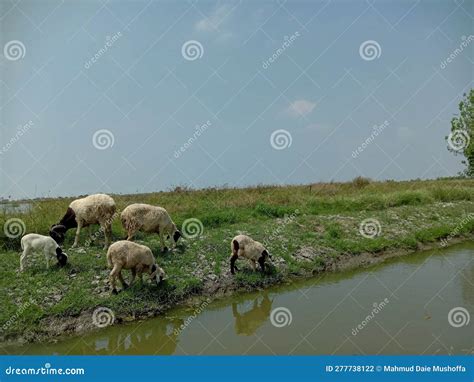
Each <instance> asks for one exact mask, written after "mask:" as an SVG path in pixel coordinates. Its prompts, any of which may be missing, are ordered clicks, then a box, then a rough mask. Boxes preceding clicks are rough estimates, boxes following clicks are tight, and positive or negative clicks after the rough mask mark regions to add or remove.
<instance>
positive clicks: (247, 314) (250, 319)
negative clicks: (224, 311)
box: [232, 292, 273, 336]
mask: <svg viewBox="0 0 474 382" xmlns="http://www.w3.org/2000/svg"><path fill="white" fill-rule="evenodd" d="M261 297H262V296H257V297H256V298H255V299H254V300H253V304H252V307H251V308H250V309H249V310H246V311H244V312H243V313H241V312H239V307H238V303H236V302H233V303H232V315H233V316H234V319H235V333H236V334H238V335H244V336H251V335H253V334H255V332H256V331H257V329H258V328H259V327H260V326H262V325H263V323H264V322H265V321H267V320H268V318H269V317H270V312H271V310H272V303H273V299H272V300H270V298H269V297H268V292H264V293H263V298H261ZM241 310H242V309H241Z"/></svg>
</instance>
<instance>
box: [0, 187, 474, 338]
mask: <svg viewBox="0 0 474 382" xmlns="http://www.w3.org/2000/svg"><path fill="white" fill-rule="evenodd" d="M473 187H474V182H473V181H471V180H458V179H452V180H437V181H412V182H370V183H369V182H366V181H364V180H361V179H359V180H355V181H354V182H350V183H339V184H336V183H331V184H316V185H311V186H309V185H307V186H293V187H257V188H251V189H238V190H237V189H223V190H217V189H212V190H200V191H190V190H183V189H177V190H175V191H173V192H168V193H165V192H160V193H154V194H142V195H127V196H121V195H114V199H115V200H116V202H117V205H118V208H119V210H121V209H123V208H124V207H125V206H126V205H127V204H130V203H132V202H144V203H150V204H157V205H162V206H164V207H165V208H167V210H168V211H169V212H170V214H171V215H172V217H173V218H174V220H175V221H176V223H177V224H178V225H179V226H181V225H182V224H183V223H184V222H185V221H186V220H187V219H197V220H198V221H199V222H201V223H202V225H199V224H198V227H199V229H198V235H196V236H195V237H192V236H194V235H193V233H194V232H191V233H189V234H188V238H184V239H183V241H182V242H181V243H180V244H179V245H178V247H177V248H176V249H175V250H174V251H169V252H166V253H160V250H159V239H158V237H156V236H153V235H139V236H138V241H139V242H140V243H143V244H145V245H148V246H149V247H150V248H151V249H152V250H153V252H154V253H155V255H156V256H157V260H158V263H159V264H160V265H161V266H162V267H163V268H164V269H165V271H166V272H167V275H168V278H167V280H166V282H165V283H164V285H163V286H161V287H156V286H153V285H151V284H149V283H148V282H147V280H146V277H145V283H144V284H143V285H141V284H140V283H137V284H135V285H134V286H133V287H132V288H130V289H129V290H127V291H124V292H122V293H120V294H119V295H117V296H112V295H111V294H110V291H109V288H108V273H109V271H108V270H107V267H106V260H105V251H103V250H102V249H101V245H102V240H103V239H102V238H99V239H97V240H95V242H93V243H92V245H90V246H83V247H80V248H78V249H76V250H72V249H71V250H68V249H67V248H68V247H69V246H70V244H71V240H72V237H73V233H72V232H70V233H68V239H67V242H66V246H65V247H66V251H67V252H68V254H69V260H70V263H69V264H68V266H67V267H65V268H63V269H58V268H56V267H52V268H51V269H50V270H46V269H45V264H44V259H43V258H42V257H41V256H37V257H36V258H35V259H34V260H33V261H30V263H29V267H28V270H27V271H26V272H24V273H21V274H20V273H19V272H18V264H19V256H18V243H19V238H8V237H2V238H1V244H2V246H3V248H4V250H3V252H4V253H2V255H1V257H0V283H1V284H0V288H1V291H2V296H3V297H2V305H3V306H4V308H3V309H2V311H1V312H0V328H2V331H1V339H2V341H3V342H6V341H44V340H48V339H54V338H55V337H58V336H60V335H64V334H69V333H70V334H72V333H84V332H87V331H90V330H94V329H97V324H98V322H97V319H96V320H94V319H93V317H96V318H97V315H96V316H94V314H93V313H94V311H96V309H97V308H99V307H106V308H108V309H109V310H107V314H109V316H110V317H112V314H113V321H114V323H121V322H128V321H134V320H139V319H144V318H148V317H153V316H156V315H158V314H161V313H162V312H164V311H165V310H167V309H169V308H170V307H172V306H176V305H180V304H185V305H186V304H197V305H199V304H201V303H202V301H210V300H213V299H216V298H219V297H222V296H226V295H231V294H233V293H237V292H239V291H251V290H256V289H261V288H265V287H267V286H269V285H275V284H279V283H284V282H289V281H291V280H292V279H294V278H304V277H311V276H313V275H314V274H318V273H321V272H326V271H335V270H339V269H347V268H354V267H362V266H366V265H369V264H373V263H375V262H379V261H384V260H385V259H387V258H389V257H393V256H398V255H402V254H407V253H410V252H413V251H415V250H419V249H425V248H437V247H438V248H440V247H442V246H445V245H450V244H452V243H455V242H459V241H462V240H465V239H468V238H471V235H472V232H473V230H474V219H471V218H470V216H469V214H470V213H474V192H473ZM70 200H71V199H67V198H63V199H45V200H36V201H33V202H32V208H31V209H29V210H27V211H26V212H24V213H19V212H14V213H12V212H9V213H3V214H2V215H0V223H1V224H2V225H4V224H5V223H6V222H7V221H8V220H9V219H13V218H15V219H21V221H22V222H23V224H24V226H25V228H26V232H40V233H46V232H47V230H48V227H49V226H50V225H51V224H53V223H55V222H56V221H57V220H58V219H59V218H60V217H61V216H62V214H63V213H64V211H65V210H66V208H67V205H68V204H69V202H70ZM96 229H97V228H96ZM239 232H242V233H247V234H249V235H251V236H252V237H254V238H255V239H257V240H260V241H262V242H265V243H266V245H267V247H268V248H269V250H270V252H271V253H272V255H273V258H274V263H273V266H271V267H270V269H269V270H268V272H267V273H266V274H265V275H261V274H260V273H254V272H252V271H251V270H250V268H249V267H248V266H247V265H246V264H245V262H244V261H242V260H241V261H240V265H241V266H240V269H241V271H240V272H238V273H237V274H236V275H235V276H231V275H230V272H229V264H228V258H229V252H230V250H229V246H230V244H229V243H230V240H231V238H232V237H233V236H234V235H235V234H237V233H239ZM113 233H114V239H115V240H118V239H119V238H121V237H123V235H124V234H123V232H122V230H121V228H120V226H119V222H118V219H117V220H116V221H115V222H114V227H113ZM443 239H446V240H443ZM86 241H87V230H85V232H83V235H82V237H81V243H82V244H84V243H85V242H86ZM127 276H128V275H127ZM111 312H112V313H111ZM99 326H100V323H99Z"/></svg>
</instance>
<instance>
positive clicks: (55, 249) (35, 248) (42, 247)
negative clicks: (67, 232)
mask: <svg viewBox="0 0 474 382" xmlns="http://www.w3.org/2000/svg"><path fill="white" fill-rule="evenodd" d="M21 249H22V250H23V253H22V254H21V256H20V272H23V271H24V270H25V266H26V258H27V257H28V256H31V254H33V253H34V252H43V253H44V257H45V259H46V267H47V268H48V269H49V258H50V257H56V258H57V260H58V264H59V265H60V266H64V265H66V263H67V254H66V253H64V252H63V251H62V250H61V248H60V247H59V245H58V244H57V243H56V242H55V241H54V240H53V238H51V237H50V236H43V235H39V234H37V233H29V234H28V235H25V236H23V237H22V238H21Z"/></svg>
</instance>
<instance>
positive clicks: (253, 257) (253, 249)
mask: <svg viewBox="0 0 474 382" xmlns="http://www.w3.org/2000/svg"><path fill="white" fill-rule="evenodd" d="M230 248H231V251H232V253H231V255H230V256H231V257H230V272H231V273H232V274H235V271H234V269H237V270H238V268H237V266H236V265H235V262H236V260H237V259H238V258H239V257H244V258H246V259H248V260H249V261H250V265H251V266H252V269H253V270H254V271H255V270H256V268H257V264H256V263H257V262H258V264H259V265H260V268H261V270H262V273H263V272H264V271H265V261H266V260H267V259H268V258H270V259H271V256H270V254H269V253H268V251H267V249H266V248H265V247H264V246H263V244H262V243H259V242H258V241H255V240H253V239H252V238H251V237H249V236H247V235H237V236H236V237H234V238H233V239H232V241H231V243H230Z"/></svg>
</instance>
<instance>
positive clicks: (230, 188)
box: [0, 175, 474, 203]
mask: <svg viewBox="0 0 474 382" xmlns="http://www.w3.org/2000/svg"><path fill="white" fill-rule="evenodd" d="M356 178H358V177H355V178H354V179H356ZM362 178H364V179H368V180H369V181H370V183H388V182H394V183H409V182H436V181H443V180H455V179H458V180H467V181H469V180H473V181H474V179H473V178H469V177H465V176H462V175H459V176H451V177H440V178H426V179H420V178H416V179H400V180H395V179H383V180H375V179H370V178H365V177H362ZM354 179H351V180H347V181H336V180H333V181H329V182H312V183H299V184H296V183H295V184H254V185H246V186H233V187H231V186H227V185H220V186H208V187H203V188H189V187H186V185H179V186H172V187H174V188H173V189H171V188H170V189H167V190H156V191H147V192H135V193H133V192H132V193H120V192H104V191H97V192H89V193H85V194H76V195H57V196H38V197H35V198H30V199H7V198H3V197H0V203H14V202H27V201H30V200H46V199H69V198H82V197H85V196H88V195H93V194H107V195H111V196H113V195H119V196H133V195H147V194H158V193H173V192H176V193H178V192H183V193H185V192H188V191H189V192H197V191H206V190H215V191H221V190H246V189H256V188H278V187H281V188H285V187H305V186H317V185H326V184H350V183H352V182H353V181H354ZM179 187H186V188H183V189H182V190H179V191H178V190H177V188H179Z"/></svg>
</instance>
